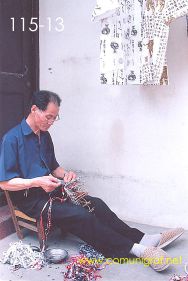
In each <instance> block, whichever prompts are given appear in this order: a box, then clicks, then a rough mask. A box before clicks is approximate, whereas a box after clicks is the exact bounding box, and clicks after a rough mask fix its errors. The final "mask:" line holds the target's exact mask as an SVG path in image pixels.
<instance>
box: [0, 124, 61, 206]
mask: <svg viewBox="0 0 188 281" xmlns="http://www.w3.org/2000/svg"><path fill="white" fill-rule="evenodd" d="M58 166H59V164H58V162H57V161H56V158H55V153H54V146H53V143H52V139H51V136H50V134H49V132H42V131H41V132H40V139H39V137H38V136H37V135H36V134H35V133H34V132H33V131H32V129H31V128H30V126H29V125H28V124H27V122H26V120H25V119H23V120H22V122H21V123H20V124H19V125H17V126H16V127H14V128H13V129H11V130H10V131H9V132H8V133H6V134H5V135H4V137H3V138H2V140H1V145H0V182H1V181H7V180H10V179H12V178H15V177H19V178H25V179H30V178H35V177H39V176H45V175H49V174H50V173H52V171H53V170H55V169H56V168H57V167H58ZM34 190H36V188H32V189H30V190H29V196H28V198H29V197H30V199H31V200H30V201H32V196H31V195H32V193H33V192H34ZM43 192H44V191H43ZM11 193H12V194H11V197H12V199H13V201H15V203H16V204H17V205H19V204H21V200H22V199H24V200H25V198H23V193H24V191H16V192H11ZM35 195H36V194H35ZM35 195H34V196H35Z"/></svg>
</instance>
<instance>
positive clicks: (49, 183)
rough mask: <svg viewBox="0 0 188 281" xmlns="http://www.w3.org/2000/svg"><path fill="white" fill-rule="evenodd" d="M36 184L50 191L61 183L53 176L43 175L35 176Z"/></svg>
mask: <svg viewBox="0 0 188 281" xmlns="http://www.w3.org/2000/svg"><path fill="white" fill-rule="evenodd" d="M35 180H36V186H40V187H42V188H43V189H44V190H45V191H46V192H52V191H53V190H54V189H56V188H57V187H58V186H60V185H61V182H60V181H59V180H58V179H57V178H55V177H53V176H43V177H38V178H35Z"/></svg>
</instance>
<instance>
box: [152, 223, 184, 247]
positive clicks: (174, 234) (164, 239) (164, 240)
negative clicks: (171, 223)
mask: <svg viewBox="0 0 188 281" xmlns="http://www.w3.org/2000/svg"><path fill="white" fill-rule="evenodd" d="M183 233H184V229H183V228H181V227H179V228H174V229H171V230H167V231H165V232H162V233H161V240H160V241H159V244H158V245H157V248H160V249H163V248H164V247H166V246H167V245H169V244H170V243H172V242H173V241H175V240H176V239H177V238H178V237H180V236H181V235H182V234H183Z"/></svg>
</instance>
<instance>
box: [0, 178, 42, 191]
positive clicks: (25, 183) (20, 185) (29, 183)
mask: <svg viewBox="0 0 188 281" xmlns="http://www.w3.org/2000/svg"><path fill="white" fill-rule="evenodd" d="M35 186H37V178H33V179H22V178H14V179H11V180H8V181H3V182H0V187H1V189H3V190H8V191H18V190H24V189H29V188H32V187H35Z"/></svg>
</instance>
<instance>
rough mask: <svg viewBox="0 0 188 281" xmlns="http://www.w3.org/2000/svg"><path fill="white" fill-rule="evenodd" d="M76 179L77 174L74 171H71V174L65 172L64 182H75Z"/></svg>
mask: <svg viewBox="0 0 188 281" xmlns="http://www.w3.org/2000/svg"><path fill="white" fill-rule="evenodd" d="M75 178H76V174H75V173H74V172H72V171H69V172H65V175H64V178H63V180H64V182H69V181H71V180H74V179H75Z"/></svg>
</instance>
